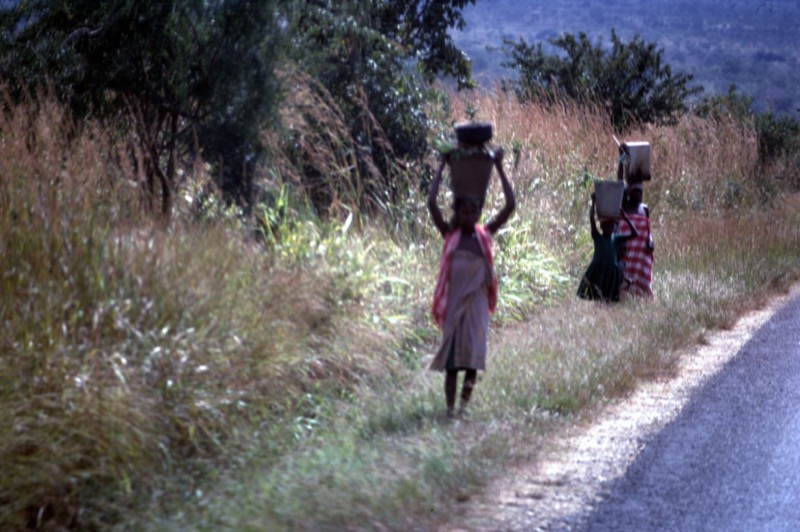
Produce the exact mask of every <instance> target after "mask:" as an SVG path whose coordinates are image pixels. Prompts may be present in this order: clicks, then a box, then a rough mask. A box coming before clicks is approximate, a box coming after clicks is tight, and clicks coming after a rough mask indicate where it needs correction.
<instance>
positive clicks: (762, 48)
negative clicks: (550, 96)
mask: <svg viewBox="0 0 800 532" xmlns="http://www.w3.org/2000/svg"><path fill="white" fill-rule="evenodd" d="M464 14H465V18H466V20H467V27H466V28H465V30H464V31H463V32H460V33H457V34H456V35H455V36H454V39H455V41H456V43H457V45H458V46H459V47H460V48H461V49H462V50H464V51H465V52H466V53H467V54H468V55H469V56H470V57H471V58H472V60H473V69H474V73H475V76H476V78H477V79H478V80H479V81H480V82H481V83H491V82H492V81H493V80H497V79H499V78H501V77H513V76H514V74H515V73H514V72H513V71H510V70H507V69H504V68H502V67H501V66H500V63H501V62H502V61H503V60H504V58H503V55H502V53H501V52H499V51H497V50H487V47H493V48H495V49H496V48H499V47H500V46H501V45H502V41H503V38H509V39H512V40H515V41H516V40H519V39H520V38H522V39H524V40H525V41H527V42H528V43H529V44H533V43H537V42H543V41H546V40H547V39H549V38H552V37H556V36H558V35H561V34H563V33H573V34H576V33H578V32H584V33H586V34H587V35H588V36H589V37H590V39H591V40H592V41H593V42H596V41H598V40H602V42H604V43H608V42H609V41H610V33H611V28H615V29H616V30H617V32H618V33H619V35H620V37H622V39H623V40H626V41H627V40H630V39H631V38H632V37H633V36H634V35H635V34H637V33H638V34H639V35H641V36H642V38H643V39H644V40H645V41H647V42H655V43H657V44H658V46H660V47H662V48H663V49H664V58H665V59H666V60H667V62H668V63H669V64H670V65H671V66H672V67H673V69H675V70H679V71H683V72H688V73H691V74H694V76H695V82H696V84H698V85H702V86H703V87H704V88H705V92H704V93H703V94H702V95H712V94H722V93H726V92H727V91H728V87H729V86H730V84H732V83H734V84H736V86H737V88H738V89H739V91H740V92H742V93H744V94H748V95H750V96H753V97H754V106H755V107H756V110H759V111H763V110H766V109H769V108H772V109H773V110H774V111H775V112H778V113H789V114H792V115H794V116H800V91H798V87H800V49H798V47H797V43H798V42H800V2H796V1H793V0H772V1H770V0H768V1H766V2H765V1H763V0H696V1H692V2H688V1H676V0H646V1H643V0H560V1H558V2H553V1H550V0H492V1H491V2H490V1H485V0H478V2H477V4H476V5H474V6H470V7H468V8H467V9H465V12H464ZM702 95H701V96H702Z"/></svg>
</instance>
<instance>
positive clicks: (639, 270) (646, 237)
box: [617, 214, 653, 297]
mask: <svg viewBox="0 0 800 532" xmlns="http://www.w3.org/2000/svg"><path fill="white" fill-rule="evenodd" d="M628 218H630V220H631V223H632V224H633V225H634V226H636V230H637V231H639V236H637V237H636V238H631V239H630V240H628V241H627V242H625V255H624V256H623V257H620V258H619V259H620V261H621V262H624V265H625V280H624V281H623V283H622V291H623V292H628V293H629V294H637V295H647V296H650V297H652V296H653V288H652V285H653V252H652V251H650V250H649V249H647V244H648V242H649V241H650V237H651V234H652V233H651V232H650V218H648V217H647V216H646V215H644V214H629V215H628ZM617 231H618V232H619V233H620V234H622V235H629V234H631V230H630V228H629V227H628V224H627V223H625V222H624V221H620V224H619V227H617Z"/></svg>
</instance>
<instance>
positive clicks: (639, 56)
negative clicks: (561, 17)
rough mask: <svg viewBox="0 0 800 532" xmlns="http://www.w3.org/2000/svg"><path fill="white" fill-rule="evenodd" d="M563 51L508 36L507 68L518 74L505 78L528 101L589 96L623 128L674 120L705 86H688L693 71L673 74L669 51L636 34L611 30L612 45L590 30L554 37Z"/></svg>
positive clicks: (505, 49) (618, 128)
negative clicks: (594, 38) (625, 37)
mask: <svg viewBox="0 0 800 532" xmlns="http://www.w3.org/2000/svg"><path fill="white" fill-rule="evenodd" d="M548 42H549V43H550V44H551V45H552V46H553V47H555V48H557V49H560V50H562V51H563V52H564V53H563V54H559V53H554V54H547V53H545V52H544V49H543V48H542V44H541V43H538V44H537V45H536V46H530V45H528V43H527V42H525V40H524V39H522V38H520V39H519V41H518V42H514V41H511V40H508V39H504V41H503V43H504V49H503V51H504V53H505V54H506V56H507V57H508V58H510V59H509V61H508V62H506V63H503V66H505V67H509V68H513V69H515V70H517V71H518V74H519V78H518V79H514V80H507V81H505V86H506V87H507V88H509V89H511V90H514V91H515V92H516V94H517V97H518V98H521V99H523V100H530V99H539V98H544V99H545V100H558V99H560V98H568V99H570V100H588V101H591V102H596V103H597V104H601V105H603V106H604V107H605V109H606V112H607V113H608V114H609V115H610V116H611V119H612V122H613V124H614V127H615V128H616V129H617V130H619V131H623V130H626V129H628V128H630V127H631V126H632V125H635V124H646V123H674V122H675V121H676V120H677V117H678V116H680V115H681V114H682V113H683V112H685V111H686V103H685V102H686V101H687V99H688V98H689V97H690V96H692V95H693V94H697V93H698V92H700V91H702V90H703V89H702V88H701V87H689V85H688V84H689V82H691V81H692V77H693V76H691V75H689V74H683V73H676V74H673V73H672V69H671V67H670V66H669V65H668V64H666V63H665V62H664V59H663V55H664V50H663V49H659V48H657V47H656V45H655V44H654V43H648V42H645V41H644V40H643V39H642V38H641V37H640V36H638V35H636V36H635V37H634V38H633V39H632V40H631V41H630V42H628V43H626V42H623V41H622V39H620V38H619V36H618V35H617V32H616V31H615V30H613V29H612V30H611V49H610V50H609V51H606V50H605V48H604V47H603V46H602V45H601V44H597V45H593V44H592V43H591V42H590V41H589V37H587V36H586V34H585V33H582V32H581V33H579V34H578V35H577V37H576V36H575V35H572V34H571V33H565V34H564V35H562V36H560V37H558V38H554V39H549V40H548Z"/></svg>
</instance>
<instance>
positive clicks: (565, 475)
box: [440, 283, 800, 532]
mask: <svg viewBox="0 0 800 532" xmlns="http://www.w3.org/2000/svg"><path fill="white" fill-rule="evenodd" d="M798 295H800V283H797V284H795V285H794V286H793V287H792V288H791V289H790V290H789V291H788V292H787V293H786V294H784V295H781V296H778V297H776V298H773V299H772V300H771V301H770V302H769V303H768V304H767V305H766V306H764V307H763V308H762V309H759V310H757V311H753V312H750V313H748V314H746V315H744V316H742V317H741V318H740V319H739V320H738V321H737V323H736V324H735V325H734V327H733V328H731V329H730V330H726V331H718V332H713V333H709V334H708V335H707V336H706V343H705V344H704V345H700V346H697V347H695V348H693V349H692V350H690V351H688V352H687V353H685V354H684V355H683V356H682V357H681V359H680V362H679V367H678V369H677V371H676V373H675V376H674V377H672V378H669V379H663V380H656V381H648V382H642V383H641V384H640V386H639V387H638V388H637V390H636V391H635V392H634V393H632V394H631V395H630V396H628V397H626V398H622V399H619V400H616V401H613V402H610V403H608V404H606V405H604V406H602V407H600V408H598V409H597V410H596V411H594V412H590V413H589V414H590V415H589V416H587V419H589V421H587V422H584V423H579V422H576V423H575V424H574V425H572V426H569V427H567V428H565V429H563V430H561V431H560V432H559V433H557V434H555V435H554V436H553V437H552V438H549V439H548V440H547V441H546V443H545V444H544V445H545V447H544V448H543V449H542V452H541V454H540V457H539V458H538V459H537V460H536V461H535V462H531V463H528V464H524V465H522V466H520V467H517V468H516V469H513V470H509V471H508V472H507V473H506V474H505V475H504V476H503V477H502V478H499V479H497V480H496V481H494V482H492V483H491V484H489V485H488V486H487V487H486V489H485V490H484V491H483V492H482V493H481V494H479V495H476V496H474V497H471V498H470V499H469V502H468V503H466V504H464V505H463V507H462V508H461V509H460V513H459V514H458V515H456V516H454V518H453V520H452V521H451V522H450V523H448V524H447V525H446V526H444V527H442V528H441V529H440V530H441V531H442V532H445V531H447V532H455V531H461V530H470V531H472V530H526V531H529V530H569V529H570V528H572V527H571V523H577V522H580V521H581V518H582V517H583V516H585V515H587V514H588V512H590V511H591V509H592V505H593V504H594V503H596V502H598V501H599V500H600V499H601V494H602V490H603V488H604V486H606V485H608V484H609V483H611V482H613V481H614V480H616V479H618V478H620V477H622V476H623V475H624V474H625V472H626V470H627V468H628V466H629V465H630V464H631V463H632V462H633V461H634V460H635V459H636V458H637V456H638V455H639V453H640V451H641V450H642V449H643V448H644V442H645V441H647V439H648V437H649V435H651V434H654V433H656V432H658V431H659V430H661V429H662V428H663V427H664V426H666V425H667V424H668V423H669V422H670V421H672V420H673V419H675V417H676V416H677V415H678V413H679V412H680V411H681V409H682V408H683V407H684V406H685V405H686V403H687V401H688V400H689V398H690V396H691V394H692V392H693V391H694V390H695V389H697V388H698V387H699V386H701V385H703V384H704V383H705V382H706V381H707V380H708V379H709V378H710V377H712V376H713V375H715V374H716V373H717V372H718V371H719V370H720V369H722V367H723V366H724V365H725V364H726V363H727V362H728V361H730V360H731V359H732V358H733V357H734V356H735V355H736V354H737V353H738V352H739V350H740V349H741V348H742V346H744V344H745V343H746V342H747V341H748V340H749V339H750V337H751V336H752V335H753V333H754V332H755V331H757V330H758V329H759V327H761V326H762V325H763V324H764V323H766V322H767V321H768V320H769V319H770V318H771V317H772V316H773V315H774V314H775V312H776V311H777V310H779V309H780V308H781V307H782V306H783V305H784V304H786V302H787V301H789V300H790V299H791V298H792V297H796V296H798Z"/></svg>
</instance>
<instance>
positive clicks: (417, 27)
mask: <svg viewBox="0 0 800 532" xmlns="http://www.w3.org/2000/svg"><path fill="white" fill-rule="evenodd" d="M471 3H474V0H449V1H447V2H423V1H420V0H403V1H397V2H387V1H384V0H370V1H368V2H355V1H347V2H330V1H326V0H304V1H300V2H291V3H287V5H286V8H285V9H286V17H287V19H288V20H289V21H290V33H291V35H292V37H293V38H292V47H291V50H290V55H291V57H292V58H293V60H294V62H295V64H296V65H297V67H298V69H299V70H301V71H302V72H304V73H305V74H308V75H310V76H311V77H312V78H314V80H315V82H316V83H318V84H319V85H320V86H321V88H322V89H324V92H323V91H321V90H320V87H318V88H315V89H314V92H315V93H316V94H317V95H319V96H321V99H322V100H324V101H325V107H327V108H328V109H330V110H334V113H335V114H337V115H338V116H339V117H340V118H341V122H342V123H343V125H344V126H345V128H346V132H347V137H348V139H341V138H340V139H339V142H341V143H342V144H344V145H345V146H344V147H343V149H345V150H346V152H345V153H341V154H338V155H337V158H346V159H348V160H349V161H351V162H354V163H355V164H348V165H346V167H345V168H344V169H343V172H342V174H343V175H339V176H337V178H338V179H342V180H347V181H350V185H349V186H348V187H347V188H351V189H356V190H358V191H359V197H357V201H358V205H363V204H364V203H365V202H366V204H367V205H369V204H370V203H371V204H373V205H374V204H375V203H377V204H379V205H384V204H386V203H387V202H388V203H394V202H396V201H397V200H398V198H400V197H402V196H403V195H404V193H405V186H404V183H402V182H399V181H398V180H397V176H398V173H399V170H400V168H399V167H398V166H397V165H398V163H401V164H403V163H402V162H403V161H412V162H418V161H419V160H420V159H422V158H423V156H424V155H425V153H426V150H427V142H426V138H427V137H426V135H427V131H428V129H429V123H428V120H429V119H428V117H427V116H426V113H425V106H426V102H427V101H428V100H429V99H430V98H431V92H430V90H429V89H428V88H427V83H426V82H430V81H432V80H433V79H434V77H435V76H436V75H438V74H444V75H448V76H453V77H454V78H455V79H456V80H457V83H458V85H459V86H460V87H468V86H471V80H470V67H469V61H468V59H467V58H466V56H464V55H463V54H461V53H460V52H459V51H458V50H457V48H456V47H455V46H454V44H453V42H452V39H451V37H450V36H449V34H448V30H449V29H450V28H454V27H455V28H461V27H463V24H464V21H463V18H462V17H461V13H460V11H461V9H462V8H463V7H464V6H465V5H467V4H471ZM410 66H416V67H417V70H416V72H415V71H414V70H412V69H410V68H409V67H410ZM306 111H307V110H303V112H304V115H305V123H306V126H307V127H306V128H305V130H304V131H298V130H294V131H292V134H293V135H294V136H295V137H301V136H303V135H307V134H308V132H309V130H311V131H314V130H315V128H316V125H315V124H314V123H310V122H312V120H309V118H311V116H310V113H308V112H306ZM318 127H319V129H323V131H320V132H319V133H318V134H320V135H324V134H325V133H326V132H325V131H324V128H325V127H326V125H325V124H320V125H319V126H318ZM298 140H299V139H298ZM297 144H300V142H298V143H297ZM289 145H290V146H291V143H289ZM290 157H291V158H293V159H294V160H296V161H297V164H298V165H300V171H301V173H302V174H304V175H307V178H308V179H309V180H310V181H312V182H319V181H321V180H325V179H331V176H325V175H323V174H321V173H320V172H319V170H318V169H317V168H313V167H310V166H305V167H304V162H305V161H304V159H305V158H304V156H303V152H302V151H297V152H295V153H290ZM364 176H372V177H374V178H375V179H364ZM364 183H365V184H366V186H364V187H362V186H360V185H361V184H364ZM319 200H321V201H319V203H318V206H319V207H322V208H327V207H328V206H329V203H327V202H326V201H325V199H324V198H319Z"/></svg>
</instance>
